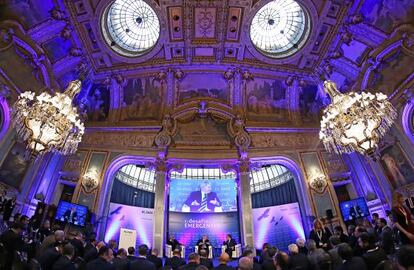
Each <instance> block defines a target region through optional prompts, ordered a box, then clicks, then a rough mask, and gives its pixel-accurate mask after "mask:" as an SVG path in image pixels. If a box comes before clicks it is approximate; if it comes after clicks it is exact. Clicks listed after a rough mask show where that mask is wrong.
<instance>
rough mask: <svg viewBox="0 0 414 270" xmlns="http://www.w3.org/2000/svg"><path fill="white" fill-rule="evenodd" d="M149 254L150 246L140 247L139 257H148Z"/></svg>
mask: <svg viewBox="0 0 414 270" xmlns="http://www.w3.org/2000/svg"><path fill="white" fill-rule="evenodd" d="M147 254H148V246H147V245H140V246H139V247H138V255H139V256H145V257H146V256H147Z"/></svg>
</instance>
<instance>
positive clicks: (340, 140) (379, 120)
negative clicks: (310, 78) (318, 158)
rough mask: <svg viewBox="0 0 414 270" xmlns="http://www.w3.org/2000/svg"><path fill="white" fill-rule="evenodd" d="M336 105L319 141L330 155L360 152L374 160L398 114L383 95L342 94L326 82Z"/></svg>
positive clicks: (330, 109)
mask: <svg viewBox="0 0 414 270" xmlns="http://www.w3.org/2000/svg"><path fill="white" fill-rule="evenodd" d="M324 89H325V92H326V93H327V94H328V95H329V97H330V98H331V101H332V103H331V104H330V105H329V106H328V107H327V108H325V110H324V112H323V116H322V120H321V130H320V132H319V138H320V139H321V140H322V142H323V144H324V145H325V148H326V149H327V150H328V151H329V152H335V153H337V154H343V153H351V152H359V153H361V154H363V155H369V156H374V154H375V152H376V149H377V146H378V142H379V140H380V138H381V137H383V136H384V135H385V134H386V133H387V131H388V130H389V129H390V127H391V126H392V124H393V123H394V120H395V119H396V118H397V112H396V110H395V108H394V107H393V106H392V104H391V103H390V102H389V101H388V99H387V96H386V95H384V94H382V93H376V94H371V93H367V92H361V93H356V92H349V93H347V94H342V93H341V92H339V91H338V89H337V87H336V84H335V83H334V82H332V81H325V82H324Z"/></svg>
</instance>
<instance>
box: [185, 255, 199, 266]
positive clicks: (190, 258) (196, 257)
mask: <svg viewBox="0 0 414 270" xmlns="http://www.w3.org/2000/svg"><path fill="white" fill-rule="evenodd" d="M188 262H189V263H190V262H192V263H197V264H200V255H198V254H197V253H190V255H188Z"/></svg>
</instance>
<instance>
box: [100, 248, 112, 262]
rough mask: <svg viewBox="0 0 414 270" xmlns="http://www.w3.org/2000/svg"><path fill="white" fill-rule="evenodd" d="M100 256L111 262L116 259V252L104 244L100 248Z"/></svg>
mask: <svg viewBox="0 0 414 270" xmlns="http://www.w3.org/2000/svg"><path fill="white" fill-rule="evenodd" d="M98 256H99V257H100V258H102V259H104V260H105V261H107V262H111V261H112V260H113V259H114V253H113V251H112V249H110V248H109V247H107V246H102V247H100V248H99V251H98Z"/></svg>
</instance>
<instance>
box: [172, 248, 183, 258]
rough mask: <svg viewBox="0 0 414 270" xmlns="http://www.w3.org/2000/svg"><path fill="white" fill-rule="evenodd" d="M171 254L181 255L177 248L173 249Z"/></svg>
mask: <svg viewBox="0 0 414 270" xmlns="http://www.w3.org/2000/svg"><path fill="white" fill-rule="evenodd" d="M173 256H177V257H181V251H180V250H179V249H178V248H176V249H174V250H173Z"/></svg>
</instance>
